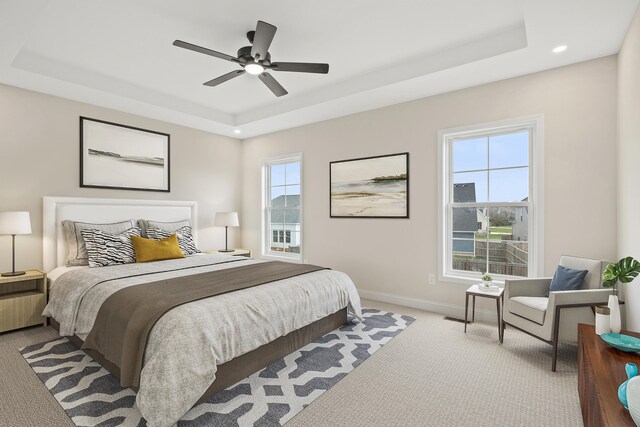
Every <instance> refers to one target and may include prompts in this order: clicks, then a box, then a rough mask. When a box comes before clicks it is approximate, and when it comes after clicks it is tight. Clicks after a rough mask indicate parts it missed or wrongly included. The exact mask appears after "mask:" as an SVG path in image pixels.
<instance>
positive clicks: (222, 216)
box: [213, 212, 240, 227]
mask: <svg viewBox="0 0 640 427" xmlns="http://www.w3.org/2000/svg"><path fill="white" fill-rule="evenodd" d="M213 225H216V226H220V227H224V226H226V227H237V226H239V225H240V222H239V221H238V212H217V213H216V218H215V220H214V221H213Z"/></svg>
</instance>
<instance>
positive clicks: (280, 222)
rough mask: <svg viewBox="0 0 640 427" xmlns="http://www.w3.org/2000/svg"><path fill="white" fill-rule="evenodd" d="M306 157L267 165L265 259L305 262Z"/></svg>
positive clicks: (266, 163) (264, 209)
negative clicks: (277, 258)
mask: <svg viewBox="0 0 640 427" xmlns="http://www.w3.org/2000/svg"><path fill="white" fill-rule="evenodd" d="M301 166H302V156H300V155H296V156H290V157H285V158H278V159H273V160H268V161H265V162H264V163H263V184H264V203H263V212H264V217H263V236H265V237H266V238H265V239H264V242H263V251H262V254H263V255H267V256H279V257H286V258H292V259H298V260H301V256H302V191H301V190H302V173H301Z"/></svg>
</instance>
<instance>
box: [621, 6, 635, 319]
mask: <svg viewBox="0 0 640 427" xmlns="http://www.w3.org/2000/svg"><path fill="white" fill-rule="evenodd" d="M639 161H640V9H639V10H638V11H636V15H635V17H634V19H633V22H632V23H631V26H630V27H629V32H628V33H627V36H626V38H625V41H624V43H623V45H622V49H621V50H620V54H619V55H618V187H617V188H618V224H619V226H618V257H619V258H622V257H624V256H633V257H634V258H636V259H640V167H638V162H639ZM626 297H627V303H628V304H629V308H628V309H627V328H628V329H631V330H634V331H640V280H636V281H635V282H634V283H632V284H631V285H629V286H628V287H627V289H626Z"/></svg>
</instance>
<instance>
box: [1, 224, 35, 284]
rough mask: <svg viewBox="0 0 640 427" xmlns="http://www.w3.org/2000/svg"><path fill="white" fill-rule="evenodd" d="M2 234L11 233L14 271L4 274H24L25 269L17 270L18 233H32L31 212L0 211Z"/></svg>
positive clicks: (4, 274)
mask: <svg viewBox="0 0 640 427" xmlns="http://www.w3.org/2000/svg"><path fill="white" fill-rule="evenodd" d="M0 234H5V235H11V254H12V264H11V265H12V271H10V272H7V273H2V276H22V275H23V274H24V273H25V272H24V271H16V234H31V219H30V218H29V212H0Z"/></svg>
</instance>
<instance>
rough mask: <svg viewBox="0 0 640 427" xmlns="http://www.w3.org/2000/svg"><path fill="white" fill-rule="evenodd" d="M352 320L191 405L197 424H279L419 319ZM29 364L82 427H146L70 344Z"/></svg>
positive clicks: (40, 347) (120, 392) (37, 348)
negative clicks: (198, 403) (202, 400)
mask: <svg viewBox="0 0 640 427" xmlns="http://www.w3.org/2000/svg"><path fill="white" fill-rule="evenodd" d="M362 311H363V317H364V321H363V322H361V323H352V322H349V323H348V324H346V325H345V326H343V327H341V328H340V329H336V330H335V331H332V332H330V333H328V334H326V335H324V336H323V337H321V338H319V339H318V340H316V341H314V342H313V343H311V344H308V345H306V346H304V347H303V348H301V349H300V350H298V351H295V352H293V353H291V354H290V355H288V356H287V357H285V358H284V359H281V360H279V361H277V362H275V363H273V364H271V365H269V366H267V367H266V368H265V369H263V370H262V371H260V372H257V373H255V374H253V375H251V376H250V377H248V378H246V379H244V380H243V381H241V382H239V383H237V384H235V385H233V386H231V387H229V388H227V389H226V390H224V391H222V392H220V393H218V394H216V395H214V396H212V397H211V398H209V400H208V401H206V402H205V403H202V404H200V405H197V406H195V407H193V408H192V409H191V410H190V411H189V412H188V413H187V414H185V415H184V417H182V419H181V420H180V421H179V422H178V426H179V427H183V426H184V427H187V426H189V427H191V426H194V427H195V426H280V425H283V424H284V423H286V422H287V421H288V420H290V419H291V418H293V416H295V415H296V414H297V413H298V412H300V411H301V410H302V409H304V408H305V407H306V406H307V405H309V404H310V403H311V402H313V401H314V400H315V399H317V398H318V397H319V396H320V395H321V394H322V393H324V392H325V391H327V390H328V389H329V388H331V387H332V386H333V385H334V384H336V383H337V382H338V381H340V380H341V379H342V378H344V377H345V376H346V375H347V374H348V373H349V372H351V371H352V370H353V369H354V368H355V367H356V366H358V365H359V364H360V363H362V362H363V361H364V360H366V359H367V358H368V357H369V356H370V355H372V354H373V353H375V352H376V351H377V350H378V349H380V348H381V347H382V346H383V345H384V344H386V343H387V342H389V341H390V340H391V339H392V338H393V337H395V336H396V335H397V334H399V333H400V332H401V331H402V330H403V329H405V328H406V327H407V326H409V325H410V324H411V323H413V321H414V320H415V319H414V318H412V317H409V316H403V315H399V314H394V313H387V312H382V311H378V310H373V309H363V310H362ZM20 353H21V354H22V355H23V357H24V358H25V360H26V361H27V363H28V364H29V365H30V366H31V368H32V369H33V370H34V371H35V373H36V374H37V375H38V377H39V378H40V379H41V380H42V382H43V383H44V385H45V386H46V387H47V389H48V390H49V391H50V392H51V394H52V395H53V396H54V397H55V398H56V400H57V401H58V402H59V403H60V405H61V406H62V408H63V409H64V410H65V411H66V413H67V415H69V417H70V418H71V420H72V421H73V422H74V423H75V424H76V425H78V426H96V425H100V426H140V427H142V426H145V425H146V422H145V420H144V418H142V416H141V414H140V411H139V410H138V408H137V407H136V405H135V400H136V394H135V392H134V391H133V390H131V389H128V388H122V387H120V385H119V382H118V380H117V379H116V378H115V377H114V376H113V375H111V374H110V373H109V372H108V371H107V370H106V369H104V368H103V367H101V366H100V365H99V364H98V363H96V362H95V361H93V359H91V358H90V357H89V356H87V355H86V354H85V353H84V352H82V351H80V350H77V349H76V348H75V347H74V346H73V345H72V344H71V343H70V342H69V341H68V340H67V339H66V338H60V339H56V340H53V341H49V342H46V343H41V344H35V345H32V346H28V347H25V348H22V349H20Z"/></svg>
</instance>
